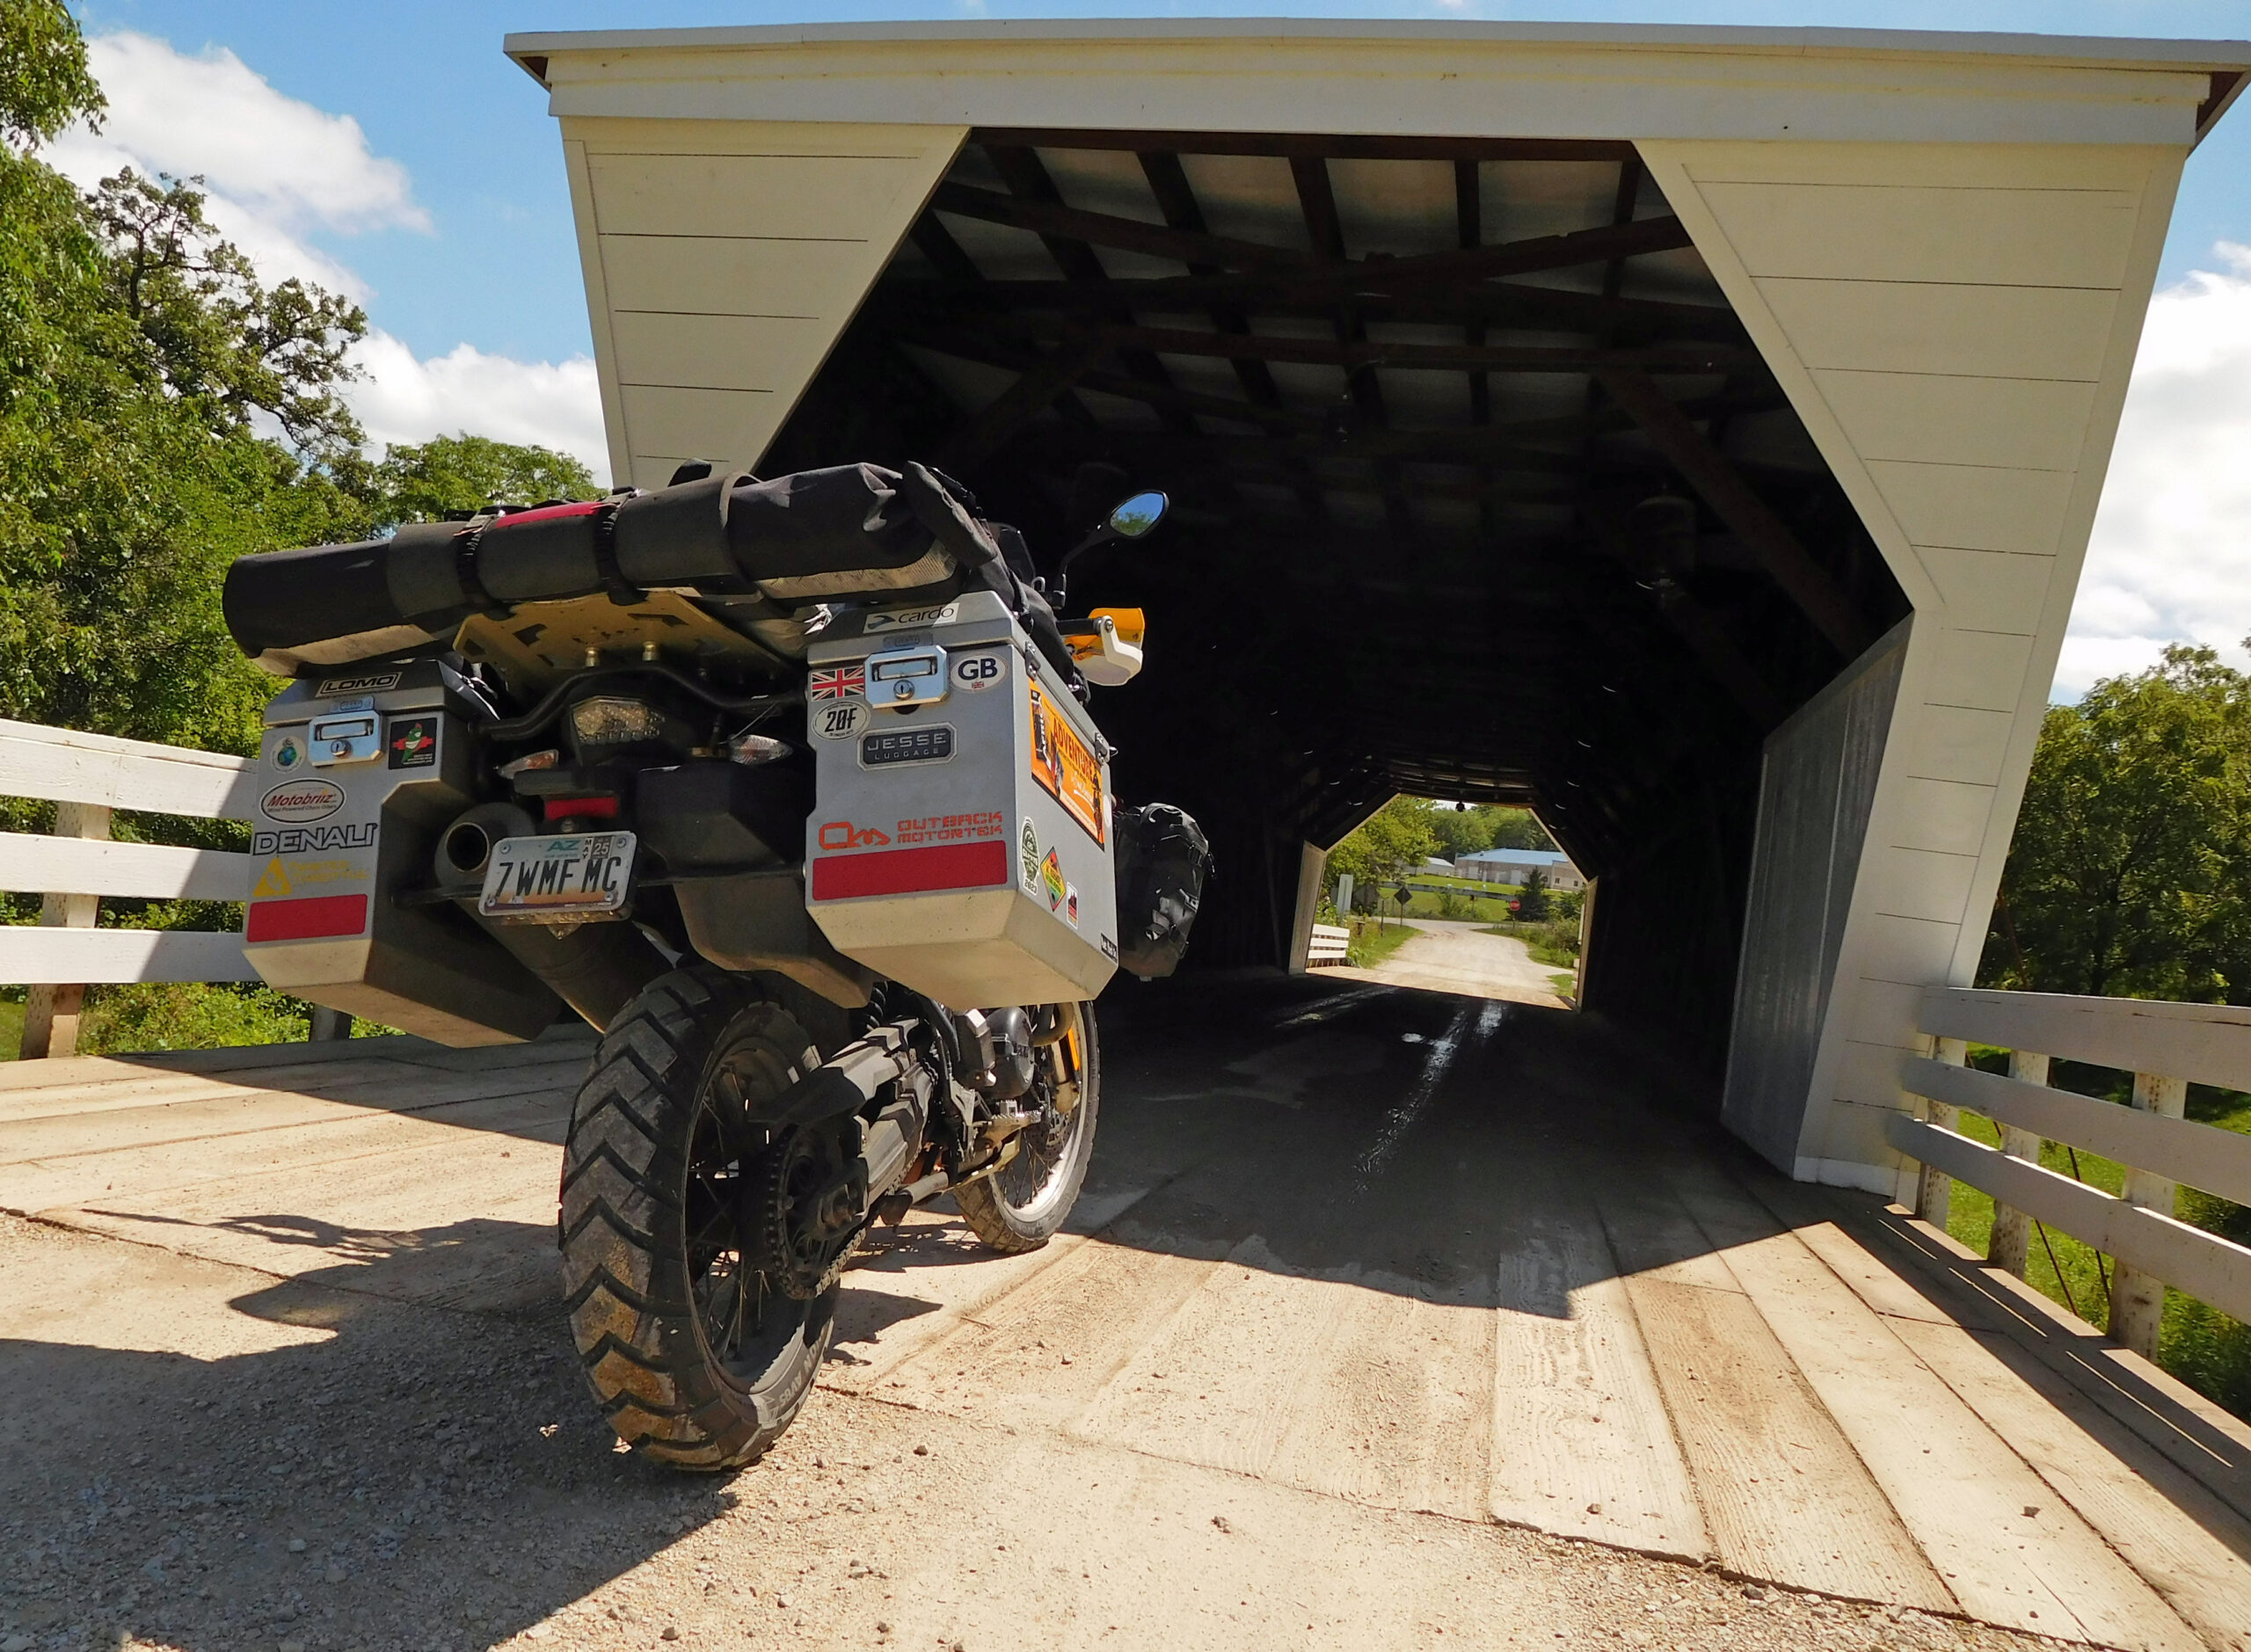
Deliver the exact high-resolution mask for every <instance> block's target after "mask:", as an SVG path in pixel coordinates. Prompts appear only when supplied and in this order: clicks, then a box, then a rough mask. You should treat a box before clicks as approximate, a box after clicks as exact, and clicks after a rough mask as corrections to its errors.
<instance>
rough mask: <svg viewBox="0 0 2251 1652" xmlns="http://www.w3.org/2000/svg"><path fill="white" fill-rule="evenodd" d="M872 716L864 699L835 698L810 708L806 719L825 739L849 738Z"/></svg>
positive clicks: (866, 724) (864, 726)
mask: <svg viewBox="0 0 2251 1652" xmlns="http://www.w3.org/2000/svg"><path fill="white" fill-rule="evenodd" d="M874 716H875V713H873V712H872V711H871V710H868V702H866V701H864V700H836V701H832V702H829V703H827V704H825V705H815V706H813V707H812V708H811V710H809V712H808V713H807V721H809V722H810V723H811V724H812V731H813V732H814V733H815V734H818V735H820V737H821V739H825V740H849V739H851V738H852V737H853V736H854V735H856V734H857V733H859V732H860V731H861V730H863V729H864V728H866V727H867V726H868V724H869V722H870V720H871V718H872V717H874Z"/></svg>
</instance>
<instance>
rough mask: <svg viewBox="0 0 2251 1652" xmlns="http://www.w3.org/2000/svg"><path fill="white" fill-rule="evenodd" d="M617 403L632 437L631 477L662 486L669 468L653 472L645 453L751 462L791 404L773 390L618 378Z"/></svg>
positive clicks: (732, 462) (754, 460) (637, 481)
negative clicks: (695, 386)
mask: <svg viewBox="0 0 2251 1652" xmlns="http://www.w3.org/2000/svg"><path fill="white" fill-rule="evenodd" d="M618 404H619V405H620V406H621V407H623V409H624V412H625V427H626V429H627V430H628V431H630V433H631V435H632V442H633V454H634V459H633V471H634V477H633V479H634V482H635V484H636V485H637V486H640V487H645V488H648V487H662V486H663V485H664V484H665V477H666V476H669V475H670V474H671V468H670V466H668V465H667V466H666V467H665V475H664V476H656V475H652V474H651V468H650V467H648V466H647V465H646V464H645V458H644V456H645V455H681V454H685V455H688V456H689V457H691V458H703V459H711V460H717V461H720V462H725V463H729V464H744V465H755V464H756V463H757V462H758V455H760V454H761V453H763V452H765V451H766V444H767V443H768V442H769V441H771V440H773V438H774V433H775V432H776V430H777V429H779V428H780V427H781V424H782V420H783V416H784V415H785V414H786V413H787V412H788V411H789V404H788V402H787V400H785V399H784V398H783V397H780V396H777V395H776V394H775V393H774V392H773V391H771V390H713V389H682V388H681V387H679V386H677V385H669V384H630V383H629V384H621V385H620V386H619V387H618Z"/></svg>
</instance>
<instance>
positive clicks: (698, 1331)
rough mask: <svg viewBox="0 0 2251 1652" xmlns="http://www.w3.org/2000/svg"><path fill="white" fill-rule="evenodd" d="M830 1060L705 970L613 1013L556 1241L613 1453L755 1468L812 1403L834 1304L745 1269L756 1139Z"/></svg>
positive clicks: (577, 1133) (582, 1092) (753, 994)
mask: <svg viewBox="0 0 2251 1652" xmlns="http://www.w3.org/2000/svg"><path fill="white" fill-rule="evenodd" d="M819 1061H820V1054H819V1052H817V1051H815V1050H814V1049H813V1048H812V1041H811V1040H810V1039H808V1038H807V1037H805V1031H804V1030H803V1029H802V1028H801V1027H800V1026H799V1025H798V1022H796V1021H795V1020H794V1019H792V1018H791V1017H790V1015H789V1014H788V1013H787V1012H786V1011H784V1010H783V1009H782V1008H780V1007H779V1006H777V1005H775V1004H772V1003H769V1002H767V1001H765V1000H763V999H761V997H760V996H759V995H758V993H757V991H756V989H755V988H754V986H752V985H751V984H750V983H749V982H747V981H745V980H743V979H741V978H740V977H738V976H733V975H729V974H727V973H726V972H725V971H721V970H715V969H710V968H696V969H685V970H675V971H674V972H672V973H671V974H669V975H665V976H660V977H659V978H658V979H656V980H654V981H652V982H651V983H650V984H649V986H646V987H645V988H644V989H643V990H642V992H641V993H639V995H638V996H637V997H636V998H634V999H633V1000H632V1001H631V1002H630V1003H629V1004H627V1005H626V1006H625V1008H623V1010H621V1011H620V1012H619V1013H618V1015H617V1018H616V1020H615V1021H613V1022H611V1023H610V1025H609V1030H608V1033H607V1034H606V1035H605V1036H604V1037H603V1038H602V1041H601V1048H600V1050H599V1051H598V1052H597V1053H596V1055H595V1057H594V1067H593V1070H592V1071H591V1072H589V1073H587V1075H586V1083H585V1085H584V1086H583V1087H582V1088H580V1089H579V1098H578V1102H577V1104H576V1106H575V1107H574V1108H573V1109H572V1117H571V1133H570V1136H569V1139H568V1140H567V1142H566V1144H565V1148H564V1157H563V1207H562V1213H561V1219H560V1236H561V1241H562V1248H563V1277H564V1291H565V1299H566V1300H567V1302H568V1305H569V1307H570V1311H571V1331H572V1338H573V1340H574V1341H575V1342H576V1343H577V1344H578V1350H579V1363H580V1365H581V1366H582V1367H583V1368H584V1370H585V1372H586V1380H587V1382H588V1383H589V1384H591V1385H592V1386H593V1388H594V1398H595V1400H596V1401H597V1402H598V1403H599V1404H600V1406H601V1412H602V1415H603V1416H604V1417H605V1418H607V1419H608V1423H609V1425H610V1427H611V1428H613V1429H615V1430H616V1432H617V1437H618V1438H619V1439H621V1440H623V1441H624V1442H625V1443H626V1444H627V1445H630V1446H632V1447H633V1448H634V1449H635V1450H636V1451H638V1452H642V1453H643V1454H644V1455H645V1456H648V1457H651V1458H654V1459H658V1460H659V1461H661V1462H665V1463H669V1464H672V1465H674V1466H678V1467H681V1468H691V1469H703V1470H718V1469H727V1468H739V1467H741V1466H744V1465H746V1464H747V1463H752V1462H755V1461H756V1460H757V1459H758V1458H759V1456H760V1455H761V1453H763V1452H764V1451H765V1450H766V1448H767V1447H768V1446H769V1445H772V1444H773V1443H774V1441H775V1440H776V1438H777V1437H779V1436H780V1435H781V1433H782V1431H783V1430H784V1429H786V1428H788V1427H789V1425H790V1420H791V1419H792V1418H794V1417H795V1416H796V1415H797V1414H798V1408H799V1407H801V1406H803V1405H804V1403H805V1398H806V1396H807V1395H808V1394H810V1393H811V1392H812V1383H813V1378H814V1376H815V1375H816V1374H817V1373H818V1372H819V1371H820V1362H821V1357H822V1355H823V1354H824V1353H825V1352H826V1351H827V1346H828V1335H829V1329H830V1324H831V1321H832V1319H833V1317H834V1308H835V1302H836V1291H835V1288H834V1286H832V1287H831V1288H830V1289H828V1290H827V1291H826V1292H822V1293H821V1294H820V1296H819V1297H817V1298H815V1299H812V1300H811V1301H801V1300H798V1299H793V1298H790V1297H788V1296H785V1295H783V1294H782V1293H781V1292H776V1291H774V1290H772V1289H771V1288H770V1287H769V1285H768V1284H767V1281H766V1276H765V1275H763V1274H761V1273H759V1272H756V1271H754V1270H752V1269H751V1268H749V1267H747V1265H746V1261H745V1259H746V1256H747V1255H750V1254H752V1251H751V1235H750V1234H749V1232H748V1230H747V1219H748V1216H749V1213H750V1212H751V1209H752V1206H751V1204H750V1201H749V1198H748V1197H747V1194H748V1191H749V1190H750V1189H751V1188H753V1187H754V1186H756V1185H757V1181H756V1177H755V1175H754V1171H755V1167H756V1162H757V1155H758V1152H759V1150H760V1148H761V1146H762V1145H763V1136H762V1134H761V1132H759V1131H757V1130H756V1128H755V1127H754V1125H753V1124H752V1123H751V1121H752V1119H753V1118H754V1117H755V1116H756V1113H757V1111H758V1110H759V1108H760V1107H761V1104H762V1103H766V1102H769V1101H770V1100H771V1099H772V1098H773V1097H775V1096H776V1095H779V1094H781V1092H782V1091H783V1090H785V1089H787V1088H789V1087H790V1085H792V1084H794V1083H795V1082H797V1081H798V1079H799V1078H800V1077H801V1076H803V1074H804V1073H805V1072H806V1071H808V1070H809V1069H810V1068H811V1067H812V1066H817V1065H818V1064H819Z"/></svg>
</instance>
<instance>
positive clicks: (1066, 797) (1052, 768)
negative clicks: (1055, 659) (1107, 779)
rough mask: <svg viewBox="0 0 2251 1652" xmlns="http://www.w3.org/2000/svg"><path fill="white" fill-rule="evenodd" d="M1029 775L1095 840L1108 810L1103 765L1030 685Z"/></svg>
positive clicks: (1099, 838) (1041, 692)
mask: <svg viewBox="0 0 2251 1652" xmlns="http://www.w3.org/2000/svg"><path fill="white" fill-rule="evenodd" d="M1031 777H1032V778H1033V779H1034V780H1036V781H1038V782H1039V784H1040V788H1041V790H1044V791H1045V792H1046V793H1047V795H1048V796H1050V797H1053V798H1054V799H1055V801H1056V802H1058V803H1060V804H1062V805H1063V811H1064V812H1065V813H1067V814H1068V815H1069V816H1070V817H1071V819H1074V820H1075V821H1077V822H1078V823H1079V825H1080V826H1082V828H1084V830H1085V832H1086V834H1087V835H1088V836H1089V837H1090V838H1092V839H1093V840H1094V841H1096V843H1100V842H1101V841H1103V828H1104V824H1105V820H1104V817H1105V815H1106V814H1107V812H1108V811H1106V810H1104V808H1103V806H1102V765H1101V764H1100V763H1099V762H1097V761H1095V754H1094V753H1093V752H1092V751H1090V750H1089V749H1088V746H1087V743H1086V742H1085V741H1084V740H1082V739H1080V738H1079V731H1077V730H1076V729H1075V728H1073V727H1072V726H1071V725H1070V723H1069V722H1068V721H1067V719H1066V718H1065V717H1064V716H1063V713H1062V712H1061V711H1060V710H1058V709H1056V708H1055V707H1053V706H1052V705H1050V704H1049V703H1048V701H1047V694H1046V691H1045V689H1044V688H1041V687H1040V685H1039V684H1038V683H1036V682H1035V683H1033V684H1032V685H1031Z"/></svg>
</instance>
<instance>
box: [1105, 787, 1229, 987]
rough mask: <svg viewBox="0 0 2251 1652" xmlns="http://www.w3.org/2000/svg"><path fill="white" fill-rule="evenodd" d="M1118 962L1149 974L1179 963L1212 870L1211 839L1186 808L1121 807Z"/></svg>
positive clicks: (1170, 969)
mask: <svg viewBox="0 0 2251 1652" xmlns="http://www.w3.org/2000/svg"><path fill="white" fill-rule="evenodd" d="M1117 829H1118V968H1119V969H1121V970H1124V971H1126V972H1127V973H1128V974H1130V975H1138V976H1140V978H1141V979H1143V980H1145V981H1146V980H1150V979H1155V977H1157V976H1160V975H1169V974H1171V973H1172V972H1173V971H1175V970H1176V969H1178V968H1179V967H1180V960H1181V958H1182V957H1183V956H1184V954H1185V953H1186V952H1187V950H1188V932H1189V930H1190V929H1191V928H1193V927H1194V925H1195V922H1196V910H1197V908H1198V906H1201V905H1202V904H1203V899H1204V880H1205V878H1206V877H1209V876H1210V875H1211V870H1212V845H1211V841H1210V840H1209V839H1208V838H1206V836H1205V835H1204V828H1203V827H1201V826H1198V825H1197V824H1196V821H1195V819H1194V817H1193V816H1191V814H1189V812H1188V811H1186V810H1185V809H1176V808H1174V807H1173V806H1172V805H1171V804H1169V803H1145V804H1142V805H1141V806H1140V808H1138V809H1120V810H1119V811H1118V816H1117Z"/></svg>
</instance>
